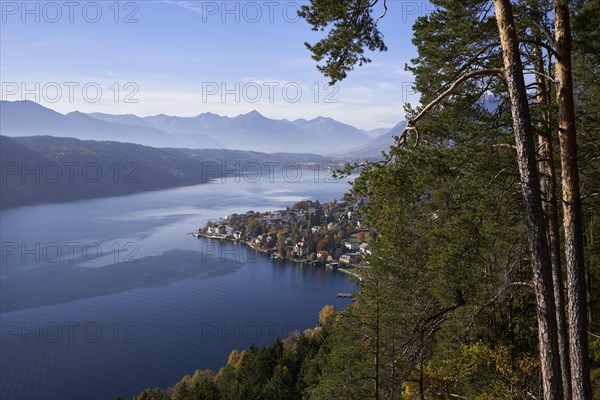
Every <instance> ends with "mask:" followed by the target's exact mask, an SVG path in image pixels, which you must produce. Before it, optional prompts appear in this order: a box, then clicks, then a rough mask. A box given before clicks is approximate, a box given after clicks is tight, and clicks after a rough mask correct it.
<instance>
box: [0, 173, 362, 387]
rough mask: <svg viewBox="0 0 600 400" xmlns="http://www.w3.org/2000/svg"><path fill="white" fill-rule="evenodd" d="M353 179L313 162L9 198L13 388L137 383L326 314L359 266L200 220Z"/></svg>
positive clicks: (2, 228) (1, 380) (213, 362)
mask: <svg viewBox="0 0 600 400" xmlns="http://www.w3.org/2000/svg"><path fill="white" fill-rule="evenodd" d="M238 178H239V177H238ZM348 189H349V186H348V183H347V181H333V180H332V179H330V178H328V174H327V173H325V172H324V171H320V173H319V174H317V173H315V172H314V171H308V170H304V171H302V174H301V176H300V177H298V176H295V177H294V178H293V179H284V177H283V176H282V175H280V174H278V173H276V172H275V173H273V174H272V176H269V177H268V178H267V177H264V178H263V179H260V180H258V181H257V180H255V179H252V180H247V179H243V177H242V179H235V178H234V177H228V178H226V179H224V180H221V179H219V180H216V181H214V182H211V183H208V184H203V185H197V186H189V187H181V188H176V189H169V190H161V191H155V192H146V193H141V194H136V195H130V196H123V197H111V198H104V199H96V200H86V201H79V202H73V203H62V204H52V205H38V206H30V207H20V208H16V209H10V210H6V211H3V212H1V213H0V220H1V224H0V234H1V242H2V260H1V261H2V263H1V264H0V325H1V328H2V339H1V347H0V397H1V398H2V399H57V398H60V399H92V398H93V399H114V398H115V397H116V396H117V395H120V396H133V395H135V394H138V393H139V392H140V391H141V390H142V389H144V388H147V387H163V388H164V387H168V386H171V385H173V384H174V383H176V382H177V381H178V380H179V379H181V378H182V377H183V375H185V374H191V373H193V372H194V371H195V370H196V369H205V368H210V369H215V370H218V369H219V368H220V367H222V366H223V365H224V364H225V363H226V361H227V356H228V355H229V353H230V351H231V350H232V349H234V348H237V349H244V348H246V347H247V346H248V345H250V344H252V343H253V344H256V345H258V346H261V345H265V344H269V343H271V342H272V341H273V340H274V339H275V338H276V337H285V336H287V335H288V334H290V333H292V332H294V331H296V330H304V329H306V328H310V327H314V326H315V324H316V322H317V319H318V312H319V310H320V309H321V308H322V307H323V306H324V305H326V304H335V305H336V307H338V308H342V307H345V306H347V305H348V304H349V300H346V299H336V294H337V293H338V292H351V291H352V290H354V288H355V287H354V285H353V284H352V283H351V282H350V281H349V279H348V277H347V276H346V275H344V274H342V273H339V272H335V271H331V270H326V269H324V268H322V267H311V266H303V265H297V264H294V263H290V262H284V261H276V262H275V261H271V260H270V259H268V258H267V257H265V256H264V255H262V254H257V253H255V252H254V251H252V250H250V249H248V248H247V247H245V246H242V245H239V244H235V243H230V242H226V243H222V242H215V241H209V240H204V239H196V238H193V237H192V236H191V235H190V234H189V233H190V232H192V231H195V230H197V229H198V228H199V227H201V226H204V224H205V223H206V221H207V220H216V219H218V218H220V217H224V216H225V215H228V214H232V213H243V212H246V211H248V210H254V211H267V210H275V209H282V208H285V207H287V206H290V205H291V204H293V203H294V202H296V201H299V200H302V199H318V200H320V201H321V202H323V201H329V200H332V199H340V198H341V197H342V195H343V193H344V192H346V191H347V190H348Z"/></svg>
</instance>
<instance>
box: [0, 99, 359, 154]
mask: <svg viewBox="0 0 600 400" xmlns="http://www.w3.org/2000/svg"><path fill="white" fill-rule="evenodd" d="M0 109H1V117H2V120H1V122H0V133H1V134H3V135H5V136H31V135H52V136H60V137H75V138H78V139H83V140H88V139H92V140H111V141H120V142H131V143H138V144H143V145H147V146H153V147H186V148H213V149H218V148H223V149H237V150H252V151H261V152H288V153H318V154H329V153H332V152H333V151H345V150H348V149H351V148H354V147H357V146H361V145H364V144H367V143H368V142H369V140H370V136H369V135H368V134H367V132H366V131H364V130H362V129H358V128H355V127H353V126H351V125H348V124H344V123H342V122H339V121H336V120H334V119H332V118H325V117H317V118H314V119H312V120H305V119H297V120H294V121H289V120H286V119H281V120H278V119H271V118H267V117H265V116H263V115H262V114H260V113H259V112H257V111H251V112H249V113H247V114H241V115H238V116H236V117H227V116H221V115H217V114H213V113H209V112H208V113H203V114H199V115H197V116H195V117H177V116H170V115H164V114H160V115H155V116H149V117H138V116H136V115H133V114H124V115H113V114H104V113H91V114H84V113H81V112H78V111H76V112H72V113H69V114H66V115H65V114H61V113H58V112H55V111H53V110H51V109H49V108H46V107H43V106H41V105H40V104H37V103H34V102H31V101H15V102H7V101H2V102H1V103H0ZM332 150H333V151H332Z"/></svg>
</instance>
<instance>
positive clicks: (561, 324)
mask: <svg viewBox="0 0 600 400" xmlns="http://www.w3.org/2000/svg"><path fill="white" fill-rule="evenodd" d="M533 32H534V35H535V39H536V40H541V37H540V36H541V35H539V28H537V27H535V28H533ZM533 56H534V63H535V70H536V72H537V74H536V76H535V80H536V102H537V104H538V106H539V107H540V109H541V113H540V121H539V122H538V123H537V128H538V145H539V151H538V154H539V169H540V187H541V190H542V196H543V198H544V201H543V203H542V206H543V209H544V213H545V215H546V223H547V225H546V227H547V229H548V247H549V250H550V262H551V264H552V281H553V284H554V302H555V304H556V325H557V331H558V336H557V340H558V355H559V357H560V368H561V374H562V385H563V395H564V399H565V400H570V399H571V365H570V362H569V343H568V339H567V335H568V333H567V321H566V319H567V316H566V313H565V296H564V289H563V276H562V275H563V274H562V261H561V251H560V234H559V230H560V228H559V223H558V205H557V204H558V203H557V198H556V169H555V168H554V151H553V149H552V147H553V146H552V125H551V116H550V85H546V81H545V78H544V75H545V69H544V57H543V53H542V49H541V47H540V46H539V45H535V46H534V48H533ZM548 57H550V55H548ZM548 72H549V71H548Z"/></svg>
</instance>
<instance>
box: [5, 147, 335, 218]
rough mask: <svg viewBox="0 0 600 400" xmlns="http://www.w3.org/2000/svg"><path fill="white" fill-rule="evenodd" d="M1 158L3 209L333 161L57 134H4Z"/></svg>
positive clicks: (283, 154)
mask: <svg viewBox="0 0 600 400" xmlns="http://www.w3.org/2000/svg"><path fill="white" fill-rule="evenodd" d="M0 159H1V160H2V164H3V182H2V190H1V191H0V208H3V209H4V208H10V207H18V206H23V205H28V204H40V203H52V202H64V201H73V200H80V199H90V198H98V197H108V196H117V195H125V194H133V193H139V192H143V191H148V190H157V189H166V188H172V187H179V186H186V185H195V184H199V183H205V182H207V181H209V180H211V179H217V178H219V177H221V176H222V174H223V172H224V171H225V170H227V171H230V172H229V174H231V171H232V170H233V171H235V169H236V168H238V170H240V171H241V170H243V168H244V165H245V164H249V163H253V166H254V167H256V166H259V167H260V168H264V171H263V173H264V174H267V173H268V171H269V170H268V168H269V167H268V164H265V163H267V162H269V163H276V164H278V165H284V164H288V163H290V162H292V163H298V164H303V163H317V164H326V163H328V159H326V158H324V157H321V156H318V155H313V154H285V153H278V154H265V153H259V152H251V151H240V150H213V149H177V148H153V147H148V146H143V145H139V144H133V143H121V142H111V141H91V140H85V141H84V140H79V139H75V138H64V137H52V136H28V137H14V138H8V137H6V136H0ZM271 165H273V164H271ZM237 166H239V167H237ZM26 171H27V172H26ZM265 176H266V175H265ZM232 179H233V178H232Z"/></svg>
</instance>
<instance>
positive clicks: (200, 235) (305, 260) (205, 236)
mask: <svg viewBox="0 0 600 400" xmlns="http://www.w3.org/2000/svg"><path fill="white" fill-rule="evenodd" d="M188 235H192V236H193V237H195V238H197V239H200V238H202V239H213V240H221V241H226V242H232V243H240V244H244V245H246V246H248V247H250V248H251V249H252V250H255V251H259V252H261V253H264V254H267V255H269V258H270V259H271V260H284V261H289V262H293V263H296V264H307V265H311V266H318V267H323V268H328V269H331V270H333V271H338V272H341V273H343V274H346V275H349V276H352V277H354V278H356V279H358V280H362V277H361V276H360V275H359V274H358V273H357V272H356V270H355V268H340V267H332V266H331V264H329V263H322V262H321V261H310V260H309V259H308V258H303V259H297V258H289V257H281V256H279V255H275V254H273V250H272V249H260V248H257V247H256V246H254V244H253V243H252V242H251V241H245V240H240V239H235V238H231V237H228V236H226V235H208V234H206V233H203V232H191V233H188Z"/></svg>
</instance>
